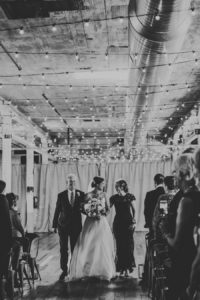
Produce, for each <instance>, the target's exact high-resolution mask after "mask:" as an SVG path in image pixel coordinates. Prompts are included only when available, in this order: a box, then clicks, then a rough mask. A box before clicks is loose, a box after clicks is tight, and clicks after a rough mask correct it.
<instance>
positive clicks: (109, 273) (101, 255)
mask: <svg viewBox="0 0 200 300" xmlns="http://www.w3.org/2000/svg"><path fill="white" fill-rule="evenodd" d="M92 187H93V190H92V191H90V192H89V193H87V194H86V198H85V204H84V210H85V212H86V214H87V218H86V220H85V223H84V226H83V229H82V232H81V234H80V236H79V238H78V241H77V244H76V246H75V249H74V251H73V255H72V259H71V264H70V273H69V279H70V280H75V279H80V278H85V277H98V278H100V279H105V280H110V279H111V278H112V277H114V276H115V251H114V240H113V235H112V232H111V229H110V226H109V224H108V222H107V219H106V214H107V213H108V211H109V208H108V204H107V200H106V194H105V193H104V192H103V187H104V179H103V178H101V177H94V178H93V182H92ZM94 202H98V203H100V207H102V208H103V209H102V212H101V213H100V214H97V215H96V213H94V212H93V214H92V212H91V210H90V209H89V207H90V208H91V207H92V206H90V205H91V203H94Z"/></svg>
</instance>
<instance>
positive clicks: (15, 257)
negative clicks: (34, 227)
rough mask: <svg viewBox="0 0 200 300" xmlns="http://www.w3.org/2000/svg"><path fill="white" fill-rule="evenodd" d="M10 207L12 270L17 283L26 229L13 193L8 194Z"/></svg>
mask: <svg viewBox="0 0 200 300" xmlns="http://www.w3.org/2000/svg"><path fill="white" fill-rule="evenodd" d="M6 198H7V200H8V205H9V213H10V220H11V226H12V268H13V270H14V271H15V282H16V281H17V279H16V276H17V275H16V271H17V268H18V263H19V256H20V249H21V246H22V244H23V238H24V228H23V226H22V224H21V220H20V217H19V214H18V212H17V210H16V198H17V196H16V195H15V194H13V193H9V194H6Z"/></svg>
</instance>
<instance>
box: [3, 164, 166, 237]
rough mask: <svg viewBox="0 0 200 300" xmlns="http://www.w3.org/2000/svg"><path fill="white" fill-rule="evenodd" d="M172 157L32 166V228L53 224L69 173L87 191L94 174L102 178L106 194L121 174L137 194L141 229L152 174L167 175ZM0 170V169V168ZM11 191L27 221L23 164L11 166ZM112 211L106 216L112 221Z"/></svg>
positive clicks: (137, 218) (47, 228) (113, 191)
mask: <svg viewBox="0 0 200 300" xmlns="http://www.w3.org/2000/svg"><path fill="white" fill-rule="evenodd" d="M171 171H172V163H171V161H167V162H164V161H163V162H159V161H154V162H110V163H101V164H96V163H76V162H74V163H71V162H70V163H61V164H48V165H35V166H34V195H35V196H36V197H38V199H39V207H38V208H37V209H35V210H34V214H35V231H38V232H47V231H48V230H50V229H51V228H52V220H53V215H54V210H55V205H56V200H57V194H58V193H59V192H61V191H63V190H64V189H66V178H67V175H68V174H69V173H74V174H75V175H76V176H77V179H78V182H77V188H78V189H80V190H82V191H84V192H87V190H88V186H89V184H90V182H91V180H92V178H93V177H94V176H102V177H104V178H105V183H106V192H107V195H108V198H109V197H110V196H111V195H113V194H114V193H116V191H115V181H116V180H118V179H120V178H123V179H125V180H126V181H127V183H128V186H129V192H130V193H133V194H134V195H135V198H136V221H137V229H138V230H143V229H144V215H143V211H144V198H145V195H146V192H147V191H149V190H151V189H153V188H154V183H153V177H154V175H155V174H156V173H162V174H163V175H165V176H166V175H170V174H171ZM0 172H1V169H0ZM12 191H13V192H14V193H16V194H17V195H19V211H20V213H21V219H22V223H23V225H24V226H25V225H26V167H25V166H23V165H22V166H21V165H13V166H12ZM114 214H115V211H114V208H112V209H111V213H110V215H109V216H108V221H109V223H110V225H111V224H112V221H113V217H114Z"/></svg>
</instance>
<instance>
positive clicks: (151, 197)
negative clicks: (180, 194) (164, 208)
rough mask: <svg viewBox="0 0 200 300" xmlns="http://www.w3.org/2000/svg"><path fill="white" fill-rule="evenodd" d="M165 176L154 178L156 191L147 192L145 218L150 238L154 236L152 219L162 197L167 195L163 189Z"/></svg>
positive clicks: (158, 175)
mask: <svg viewBox="0 0 200 300" xmlns="http://www.w3.org/2000/svg"><path fill="white" fill-rule="evenodd" d="M163 182H164V176H163V175H162V174H156V175H155V176H154V185H155V189H154V190H152V191H150V192H147V194H146V197H145V200H144V217H145V226H144V227H145V228H149V234H150V236H152V235H153V230H152V219H153V214H154V210H155V207H156V204H157V201H158V198H159V196H160V195H162V194H165V190H164V187H163Z"/></svg>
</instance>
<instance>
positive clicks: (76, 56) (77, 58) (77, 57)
mask: <svg viewBox="0 0 200 300" xmlns="http://www.w3.org/2000/svg"><path fill="white" fill-rule="evenodd" d="M75 58H76V60H79V56H78V53H77V52H76V55H75Z"/></svg>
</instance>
